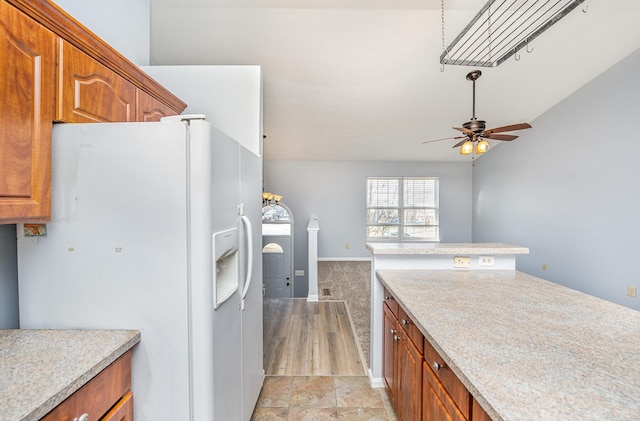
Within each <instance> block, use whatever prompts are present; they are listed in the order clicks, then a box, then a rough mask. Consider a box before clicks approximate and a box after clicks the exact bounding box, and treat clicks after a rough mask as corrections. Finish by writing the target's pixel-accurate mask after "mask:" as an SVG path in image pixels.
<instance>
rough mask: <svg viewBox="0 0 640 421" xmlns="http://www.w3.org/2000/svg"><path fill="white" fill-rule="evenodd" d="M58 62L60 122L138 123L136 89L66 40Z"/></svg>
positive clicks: (61, 44)
mask: <svg viewBox="0 0 640 421" xmlns="http://www.w3.org/2000/svg"><path fill="white" fill-rule="evenodd" d="M58 60H59V69H58V90H57V92H58V98H57V104H56V120H57V121H64V122H67V123H94V122H115V121H135V120H136V116H135V112H136V87H135V86H133V85H132V84H131V83H129V82H128V81H127V80H125V79H124V78H122V77H121V76H119V75H118V74H116V73H115V72H113V71H111V70H110V69H109V68H107V67H106V66H103V65H102V64H100V63H99V62H97V61H95V60H93V59H92V58H91V57H89V56H88V55H86V54H85V53H83V52H82V51H80V50H78V49H77V48H76V47H74V46H73V45H71V44H69V43H68V42H66V41H64V40H60V52H59V56H58Z"/></svg>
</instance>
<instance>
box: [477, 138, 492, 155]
mask: <svg viewBox="0 0 640 421" xmlns="http://www.w3.org/2000/svg"><path fill="white" fill-rule="evenodd" d="M488 150H489V142H487V141H486V140H484V139H482V140H481V141H480V142H478V144H477V145H476V154H477V155H482V154H483V153H485V152H486V151H488Z"/></svg>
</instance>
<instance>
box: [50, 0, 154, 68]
mask: <svg viewBox="0 0 640 421" xmlns="http://www.w3.org/2000/svg"><path fill="white" fill-rule="evenodd" d="M55 3H56V4H57V5H58V6H60V7H61V8H63V9H64V10H65V11H66V12H67V13H69V14H70V15H71V16H73V17H74V18H75V19H76V20H77V21H79V22H80V23H82V24H83V25H84V26H86V27H87V28H89V29H90V30H91V31H92V32H93V33H95V34H96V35H98V36H99V37H100V38H102V39H103V40H104V41H106V42H107V43H108V44H109V45H111V46H112V47H113V48H115V49H116V50H118V52H119V53H120V54H122V55H123V56H125V57H126V58H128V59H129V60H131V61H132V62H133V63H135V64H137V65H138V66H146V65H148V64H149V55H150V49H151V47H150V42H151V41H150V39H151V30H150V25H151V23H150V22H151V5H150V0H91V1H86V0H55Z"/></svg>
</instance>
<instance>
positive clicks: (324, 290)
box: [322, 288, 331, 297]
mask: <svg viewBox="0 0 640 421" xmlns="http://www.w3.org/2000/svg"><path fill="white" fill-rule="evenodd" d="M328 295H331V290H330V289H329V288H322V296H323V297H326V296H328Z"/></svg>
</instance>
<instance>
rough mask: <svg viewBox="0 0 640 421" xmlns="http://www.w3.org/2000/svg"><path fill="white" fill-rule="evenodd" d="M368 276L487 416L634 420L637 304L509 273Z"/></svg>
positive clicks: (638, 384) (639, 362)
mask: <svg viewBox="0 0 640 421" xmlns="http://www.w3.org/2000/svg"><path fill="white" fill-rule="evenodd" d="M376 275H377V277H378V279H379V280H380V281H381V282H382V284H383V285H385V286H386V287H387V289H388V290H390V291H391V293H392V294H393V295H394V296H395V297H396V299H397V300H398V302H400V304H401V305H402V307H403V308H404V309H405V310H406V311H407V313H408V314H409V315H410V317H411V318H412V319H413V320H414V322H415V323H416V325H417V326H418V327H419V328H420V330H421V331H422V333H423V334H424V335H425V337H426V338H427V340H428V341H429V342H430V343H431V344H432V345H433V346H434V347H435V348H436V350H437V351H438V352H439V353H440V354H441V356H442V358H443V359H444V361H445V362H446V363H447V365H449V366H450V367H451V369H452V370H453V371H454V372H455V373H456V375H457V376H458V377H459V378H460V380H461V381H462V382H463V383H464V384H465V385H466V387H467V388H468V389H469V391H470V392H471V394H472V395H473V396H474V397H475V398H476V400H478V402H479V403H480V404H481V405H482V407H483V408H484V409H485V410H486V411H487V413H488V414H489V415H490V416H491V417H492V418H493V419H495V420H519V421H521V420H638V419H640V418H639V417H640V415H639V414H640V312H638V311H635V310H632V309H629V308H626V307H623V306H620V305H617V304H613V303H611V302H608V301H604V300H602V299H599V298H596V297H593V296H590V295H587V294H583V293H581V292H578V291H575V290H572V289H569V288H566V287H563V286H560V285H557V284H554V283H551V282H548V281H545V280H542V279H540V278H536V277H534V276H531V275H527V274H525V273H521V272H517V271H454V270H380V271H377V272H376Z"/></svg>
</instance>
